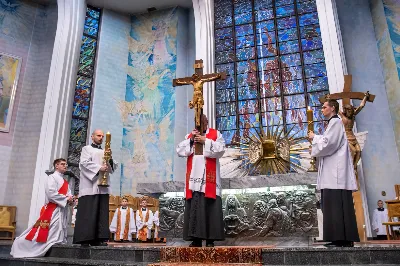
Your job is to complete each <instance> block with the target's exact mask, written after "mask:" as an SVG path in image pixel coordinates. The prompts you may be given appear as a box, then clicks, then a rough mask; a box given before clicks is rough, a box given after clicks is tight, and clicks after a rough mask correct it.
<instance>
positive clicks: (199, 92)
mask: <svg viewBox="0 0 400 266" xmlns="http://www.w3.org/2000/svg"><path fill="white" fill-rule="evenodd" d="M217 79H226V74H225V72H221V73H212V74H205V75H204V74H203V60H202V59H200V60H196V61H195V64H194V74H193V75H192V76H191V77H185V78H177V79H174V80H173V81H172V86H174V87H176V86H183V85H192V86H193V99H192V100H191V101H190V102H189V108H190V109H193V108H194V110H195V115H194V121H195V127H196V129H197V130H198V131H199V132H201V133H200V134H203V131H204V125H202V119H201V115H202V114H203V106H204V97H203V84H204V83H205V82H210V81H214V80H217ZM195 154H196V155H202V154H203V145H202V144H200V143H195Z"/></svg>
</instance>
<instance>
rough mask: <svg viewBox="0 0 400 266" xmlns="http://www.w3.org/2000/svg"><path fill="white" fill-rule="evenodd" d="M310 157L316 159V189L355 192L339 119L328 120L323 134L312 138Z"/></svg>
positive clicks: (343, 132) (350, 158)
mask: <svg viewBox="0 0 400 266" xmlns="http://www.w3.org/2000/svg"><path fill="white" fill-rule="evenodd" d="M311 156H312V157H317V159H318V180H317V189H344V190H353V191H355V190H357V181H356V177H355V174H354V169H353V162H352V160H353V159H352V157H351V153H350V148H349V144H348V141H347V138H346V134H345V130H344V126H343V123H342V120H341V119H340V118H332V119H330V121H329V125H328V127H327V128H326V130H325V132H324V134H323V135H315V136H314V139H313V141H312V152H311Z"/></svg>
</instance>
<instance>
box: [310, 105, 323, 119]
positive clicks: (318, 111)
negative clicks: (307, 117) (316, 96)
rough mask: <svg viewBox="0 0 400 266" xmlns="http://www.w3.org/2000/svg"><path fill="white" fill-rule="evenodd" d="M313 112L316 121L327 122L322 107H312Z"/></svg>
mask: <svg viewBox="0 0 400 266" xmlns="http://www.w3.org/2000/svg"><path fill="white" fill-rule="evenodd" d="M311 109H312V110H313V117H314V118H313V120H314V121H322V120H325V117H324V115H323V114H322V109H321V108H320V107H312V108H311Z"/></svg>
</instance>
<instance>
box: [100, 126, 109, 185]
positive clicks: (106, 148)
mask: <svg viewBox="0 0 400 266" xmlns="http://www.w3.org/2000/svg"><path fill="white" fill-rule="evenodd" d="M110 159H111V133H110V132H107V134H106V143H105V146H104V156H103V164H108V162H109V161H110ZM108 176H109V173H108V171H104V172H102V173H101V176H100V180H99V186H100V187H108V186H109V184H108Z"/></svg>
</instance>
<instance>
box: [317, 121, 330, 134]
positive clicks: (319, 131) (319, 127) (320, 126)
mask: <svg viewBox="0 0 400 266" xmlns="http://www.w3.org/2000/svg"><path fill="white" fill-rule="evenodd" d="M327 126H328V122H325V121H324V122H317V123H315V122H314V132H315V134H317V135H322V134H324V132H325V128H326V127H327Z"/></svg>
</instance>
